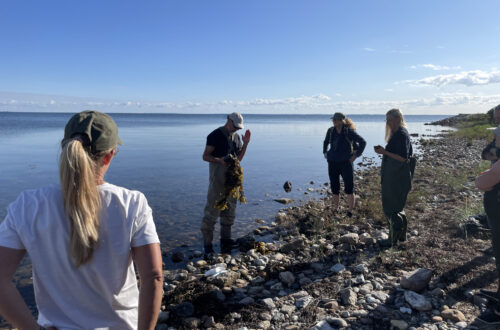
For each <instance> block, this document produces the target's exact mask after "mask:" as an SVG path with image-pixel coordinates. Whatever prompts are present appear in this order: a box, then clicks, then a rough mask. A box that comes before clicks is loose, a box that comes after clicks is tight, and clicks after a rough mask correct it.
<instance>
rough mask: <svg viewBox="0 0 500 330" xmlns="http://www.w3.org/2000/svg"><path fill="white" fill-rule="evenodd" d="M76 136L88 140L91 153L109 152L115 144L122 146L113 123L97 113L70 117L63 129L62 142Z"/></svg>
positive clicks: (104, 115) (103, 114)
mask: <svg viewBox="0 0 500 330" xmlns="http://www.w3.org/2000/svg"><path fill="white" fill-rule="evenodd" d="M77 134H81V135H83V136H86V137H87V138H88V140H89V143H90V151H91V152H92V153H96V152H100V151H105V150H109V149H112V148H114V147H116V145H117V144H120V145H122V144H123V142H122V140H121V139H120V137H119V136H118V126H116V123H115V121H114V120H113V119H112V118H111V117H110V116H108V115H107V114H105V113H102V112H99V111H94V110H86V111H82V112H80V113H77V114H75V115H73V117H71V119H70V120H69V121H68V123H67V124H66V127H65V128H64V140H68V139H71V138H72V137H74V136H75V135H77Z"/></svg>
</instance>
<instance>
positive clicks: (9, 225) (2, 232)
mask: <svg viewBox="0 0 500 330" xmlns="http://www.w3.org/2000/svg"><path fill="white" fill-rule="evenodd" d="M9 209H10V207H9ZM9 212H10V210H9V211H8V213H7V216H6V217H5V219H4V220H3V222H2V223H1V224H0V246H3V247H7V248H11V249H16V250H24V249H25V247H24V244H23V242H22V241H21V238H20V237H19V234H18V233H17V228H16V226H15V224H14V219H13V218H12V216H11V214H10V213H9Z"/></svg>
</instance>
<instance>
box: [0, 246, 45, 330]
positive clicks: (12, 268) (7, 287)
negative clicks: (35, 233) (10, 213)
mask: <svg viewBox="0 0 500 330" xmlns="http://www.w3.org/2000/svg"><path fill="white" fill-rule="evenodd" d="M25 254H26V250H16V249H10V248H6V247H3V246H0V264H1V265H2V266H1V267H0V315H2V317H3V318H5V319H6V320H7V321H9V322H10V323H11V325H12V326H13V327H14V328H18V329H22V330H25V329H26V330H31V329H33V330H37V329H39V326H38V324H37V323H36V321H35V319H34V318H33V315H31V312H30V310H29V309H28V306H26V303H25V302H24V300H23V298H22V297H21V294H20V293H19V291H18V290H17V288H16V286H15V285H14V283H13V282H12V278H13V277H14V273H15V272H16V268H17V266H18V265H19V263H20V262H21V260H22V259H23V257H24V255H25Z"/></svg>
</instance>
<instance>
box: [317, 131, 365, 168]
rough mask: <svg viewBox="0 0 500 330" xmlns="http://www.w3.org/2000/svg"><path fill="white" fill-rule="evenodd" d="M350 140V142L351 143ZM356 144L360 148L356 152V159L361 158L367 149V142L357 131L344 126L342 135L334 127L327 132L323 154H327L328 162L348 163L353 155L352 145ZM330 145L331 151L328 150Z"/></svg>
mask: <svg viewBox="0 0 500 330" xmlns="http://www.w3.org/2000/svg"><path fill="white" fill-rule="evenodd" d="M349 140H350V141H349ZM353 142H356V143H357V144H358V148H357V149H356V150H355V152H356V157H359V156H361V154H362V153H363V151H364V150H365V147H366V141H365V139H363V138H362V137H361V136H359V134H358V133H356V131H355V130H352V129H350V128H347V127H346V126H342V130H341V131H340V133H337V130H336V129H335V127H334V126H332V127H330V128H329V129H328V131H327V132H326V137H325V141H324V142H323V153H325V152H327V150H328V154H327V160H328V161H329V162H342V161H346V160H348V159H349V158H351V157H352V155H353V148H352V144H353ZM328 145H330V149H328Z"/></svg>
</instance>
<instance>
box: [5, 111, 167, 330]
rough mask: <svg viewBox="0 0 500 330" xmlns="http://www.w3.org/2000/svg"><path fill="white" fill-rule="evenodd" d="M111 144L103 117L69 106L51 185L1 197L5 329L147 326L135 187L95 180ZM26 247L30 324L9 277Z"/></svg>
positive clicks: (139, 198)
mask: <svg viewBox="0 0 500 330" xmlns="http://www.w3.org/2000/svg"><path fill="white" fill-rule="evenodd" d="M118 144H122V142H121V139H120V138H119V137H118V127H117V126H116V124H115V122H114V121H113V119H112V118H111V117H110V116H108V115H106V114H104V113H101V112H98V111H83V112H81V113H78V114H75V115H74V116H73V117H71V119H70V120H69V122H68V123H67V124H66V127H65V131H64V138H63V140H62V142H61V148H62V151H61V156H60V159H59V176H60V184H58V185H50V186H46V187H42V188H39V189H36V190H29V191H25V192H23V193H21V195H20V196H19V197H18V198H17V200H16V201H14V202H13V203H11V204H10V205H9V207H8V212H7V216H6V218H5V220H4V221H3V222H2V223H1V224H0V263H1V264H2V267H0V315H1V316H2V317H4V318H5V319H6V320H8V321H9V322H10V323H11V324H12V325H13V326H14V327H16V328H20V329H38V328H39V326H42V327H46V328H55V329H96V328H102V329H154V326H155V324H156V319H157V317H158V313H159V310H160V304H161V296H162V284H163V276H162V259H161V252H160V246H159V240H158V236H157V234H156V229H155V225H154V222H153V217H152V211H151V208H150V207H149V206H148V203H147V200H146V198H145V197H144V195H143V194H142V193H140V192H138V191H132V190H128V189H125V188H123V187H119V186H115V185H112V184H110V183H107V182H105V181H104V175H105V174H106V172H107V170H108V168H109V166H110V164H111V161H112V160H113V158H114V156H115V155H116V153H117V151H118V147H117V145H118ZM26 252H28V254H29V255H30V257H31V261H32V265H33V286H34V289H35V298H36V302H37V307H38V312H39V314H38V323H37V321H35V319H34V318H33V316H32V315H31V313H30V311H29V309H28V308H27V306H26V304H25V303H24V301H23V300H22V298H21V296H20V295H19V292H18V291H17V289H16V287H15V286H14V285H13V283H12V277H13V274H14V272H15V270H16V268H17V266H18V264H19V263H20V261H21V259H22V258H23V256H24V255H25V253H26ZM132 261H134V262H135V264H136V265H137V268H138V272H139V277H140V282H141V283H140V284H141V285H140V290H139V289H138V286H137V281H136V275H135V270H134V264H133V263H132Z"/></svg>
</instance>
